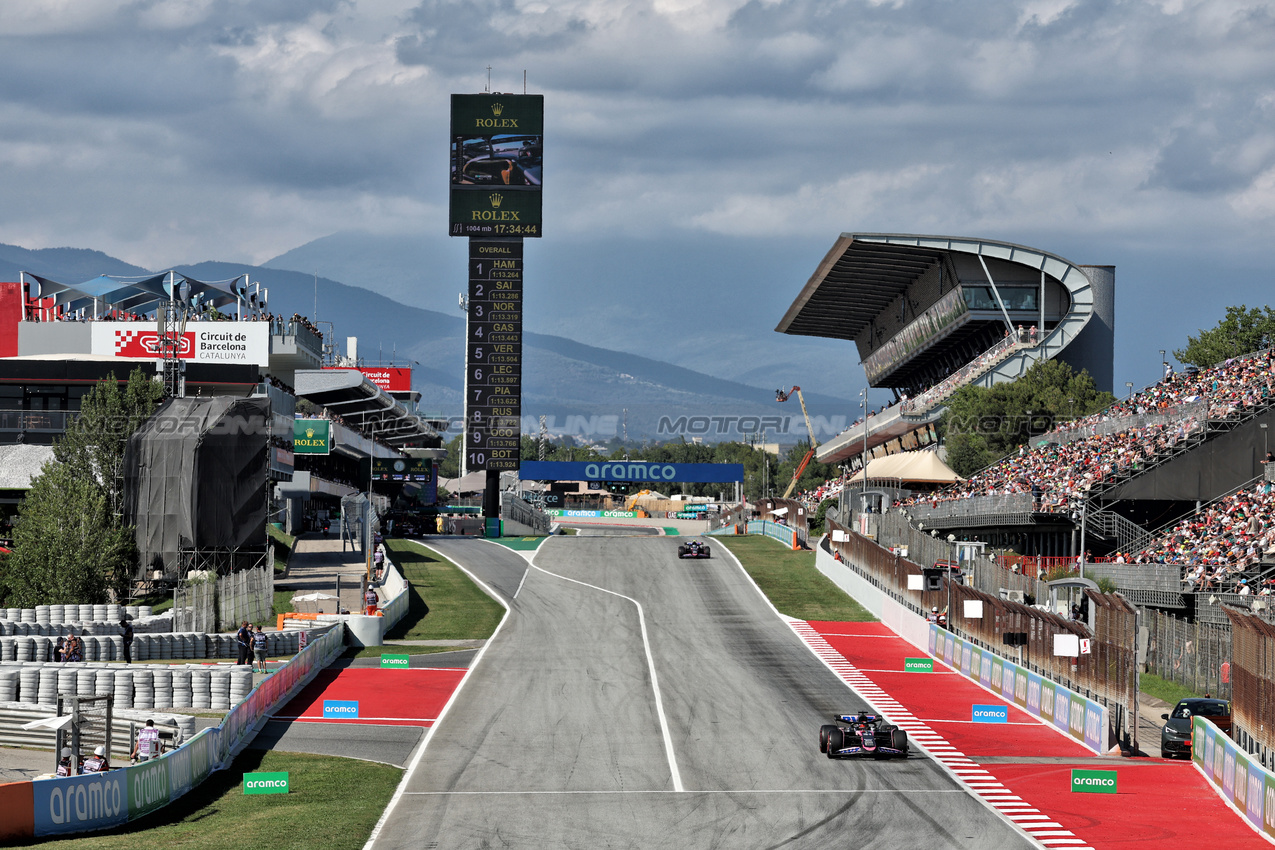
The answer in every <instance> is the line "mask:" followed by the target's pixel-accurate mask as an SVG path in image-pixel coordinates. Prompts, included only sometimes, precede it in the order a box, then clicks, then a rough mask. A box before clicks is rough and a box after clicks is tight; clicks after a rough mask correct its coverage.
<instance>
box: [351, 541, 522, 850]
mask: <svg viewBox="0 0 1275 850" xmlns="http://www.w3.org/2000/svg"><path fill="white" fill-rule="evenodd" d="M419 545H421V546H424V547H425V548H426V549H429V550H430V551H431V552H434V553H435V554H437V555H438V556H439V557H441V558H445V559H446V560H448V561H449V562H451V563H453V564H456V562H455V561H452V559H451V558H448V557H447V556H446V555H444V554H443V553H442V552H439V551H438V550H437V549H435V548H434V547H432V546H429V545H428V544H425V543H420V544H419ZM502 548H505V547H502ZM456 567H457V569H459V570H461V571H462V572H463V573H465V575H467V576H469V578H470V579H471V580H472V581H473V582H474V584H476V585H478V586H479V587H480V588H482V590H483V592H484V593H486V594H487V595H488V596H490V597H491V598H492V599H494V600H496V602H497V603H498V604H499V605H500V606H501V607H503V608H504V609H505V614H504V616H503V617H501V618H500V622H499V623H497V624H496V630H495V631H493V632H492V633H491V637H490V638H488V639H487V642H486V643H484V644H483V646H482V648H481V649H479V650H478V654H477V655H475V656H474V660H473V661H472V662H470V665H469V668H468V669H467V670H466V671H465V675H464V676H462V677H461V679H460V682H458V683H457V684H456V689H455V690H453V691H452V695H451V696H450V697H448V698H447V703H446V704H445V705H444V706H443V710H442V711H440V712H439V713H438V719H437V720H435V721H434V723H432V724H431V725H430V726H429V731H428V732H426V733H425V738H424V740H422V741H421V743H420V746H418V747H417V748H416V753H415V755H413V756H412V761H411V763H410V764H408V766H407V770H405V771H403V778H402V779H400V780H399V781H398V787H397V788H395V789H394V796H392V797H390V802H389V803H388V804H387V805H386V806H385V811H383V812H381V816H380V817H379V818H378V819H377V821H376V826H374V827H372V833H371V835H369V836H368V837H367V842H366V843H365V844H364V845H363V850H371V848H372V845H374V844H375V843H376V839H377V836H379V835H380V834H381V829H383V828H384V826H385V822H386V821H388V820H389V818H390V815H391V814H393V812H394V809H395V808H396V807H397V806H398V802H399V800H401V799H403V793H404V792H405V791H406V790H407V786H408V783H410V782H411V781H412V775H413V774H415V773H416V768H417V767H418V766H420V763H421V759H422V758H423V757H424V756H425V748H426V747H428V746H429V742H430V741H431V740H433V738H434V732H435V731H436V730H437V729H438V727H439V725H440V724H439V721H441V720H442V719H443V718H444V717H446V716H447V712H448V711H449V710H450V709H451V707H452V705H453V704H454V703H455V702H456V697H457V696H458V695H459V694H460V692H461V689H462V688H464V687H465V683H466V682H468V681H469V677H470V675H471V674H472V673H473V672H474V669H475V668H477V667H478V662H479V661H481V660H482V658H483V653H485V652H486V651H487V647H489V646H491V645H492V643H494V642H495V640H496V636H497V635H499V634H500V630H501V629H503V628H504V627H505V623H506V621H508V619H509V604H508V603H507V602H505V600H503V599H501V598H500V594H499V593H496V591H494V590H492V589H491V588H490V587H488V586H487V584H486V582H484V581H483V580H482V579H480V578H478V576H476V575H474V574H473V573H471V572H470V571H469V570H467V569H465V568H464V567H463V566H461V565H460V564H456ZM524 578H525V576H524Z"/></svg>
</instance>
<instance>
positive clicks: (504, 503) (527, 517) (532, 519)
mask: <svg viewBox="0 0 1275 850" xmlns="http://www.w3.org/2000/svg"><path fill="white" fill-rule="evenodd" d="M500 517H501V519H504V520H510V521H512V522H516V523H519V524H520V525H524V526H526V527H527V528H530V529H531V530H532V533H534V534H548V533H549V526H550V525H552V524H553V520H552V519H550V518H549V516H548V515H547V514H545V513H544V512H542V511H538V510H536V509H535V508H533V507H532V506H531V505H530V504H529V503H527V502H526V501H524V500H523V499H520V498H518V497H517V496H515V495H514V494H513V493H508V492H506V493H501V494H500Z"/></svg>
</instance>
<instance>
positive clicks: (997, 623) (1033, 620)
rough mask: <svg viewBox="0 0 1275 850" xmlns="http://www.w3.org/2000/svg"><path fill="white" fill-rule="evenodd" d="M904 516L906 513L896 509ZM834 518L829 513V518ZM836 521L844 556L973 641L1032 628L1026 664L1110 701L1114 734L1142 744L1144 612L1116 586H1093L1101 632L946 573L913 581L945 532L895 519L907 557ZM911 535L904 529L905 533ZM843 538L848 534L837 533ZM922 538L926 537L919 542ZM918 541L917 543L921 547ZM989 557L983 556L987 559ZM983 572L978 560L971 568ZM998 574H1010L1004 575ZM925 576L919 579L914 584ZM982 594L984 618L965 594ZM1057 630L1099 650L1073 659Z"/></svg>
mask: <svg viewBox="0 0 1275 850" xmlns="http://www.w3.org/2000/svg"><path fill="white" fill-rule="evenodd" d="M894 515H896V516H899V517H901V516H902V515H901V514H898V513H897V512H895V514H894ZM877 516H878V518H879V522H880V523H881V524H882V525H885V524H887V523H886V522H885V521H886V520H887V518H888V517H890V516H891V514H890V513H886V514H880V515H877ZM825 519H827V518H825ZM827 521H828V522H829V527H830V528H833V529H834V532H835V531H840V532H841V534H836V533H834V534H832V535H830V536H831V538H832V539H833V542H831V544H830V545H831V547H832V548H833V549H834V550H835V551H836V552H837V553H838V554H840V556H841V559H842V560H843V561H844V562H845V563H847V564H850V565H851V566H852V567H854V568H855V569H857V570H859V571H860V572H862V573H863V574H864V575H865V577H866V578H868V580H869V581H871V582H872V583H873V584H874V585H875V586H877V587H879V588H880V589H881V590H883V591H885V592H886V593H888V594H889V595H890V596H891V597H893V598H894V599H895V600H897V601H899V602H901V603H903V604H904V605H906V606H908V607H910V608H911V609H912V610H913V611H917V612H924V611H928V610H930V609H931V608H935V607H937V608H940V609H946V610H947V611H948V618H949V619H948V623H949V627H950V628H951V629H952V630H953V631H954V632H956V633H957V634H960V635H961V636H962V637H965V638H967V639H968V640H970V641H972V642H973V643H975V644H977V645H980V646H983V647H984V648H986V649H989V650H992V651H997V650H998V649H1000V648H1001V647H1002V645H1003V642H1004V641H1003V637H1002V636H1003V635H1004V634H1005V633H1007V632H1017V633H1026V634H1027V644H1026V647H1025V650H1024V654H1025V655H1026V658H1024V659H1023V660H1022V662H1021V663H1022V665H1023V666H1024V667H1027V668H1028V669H1030V670H1032V671H1034V672H1036V673H1038V674H1040V675H1042V676H1048V677H1050V678H1051V679H1053V680H1055V681H1057V682H1059V683H1061V684H1063V685H1064V686H1066V687H1067V688H1069V689H1071V690H1072V691H1075V692H1076V693H1078V694H1081V695H1083V696H1086V697H1089V698H1091V699H1094V700H1096V701H1098V702H1100V703H1102V704H1103V705H1105V706H1106V707H1107V709H1108V713H1109V723H1110V724H1111V730H1110V731H1111V734H1112V736H1113V737H1115V738H1117V739H1123V740H1125V741H1126V742H1127V744H1128V746H1131V747H1134V748H1136V747H1137V745H1138V742H1137V732H1138V730H1137V725H1138V724H1137V722H1136V718H1137V716H1138V706H1137V700H1138V667H1137V663H1136V652H1135V647H1136V646H1137V643H1136V638H1137V619H1138V612H1137V609H1136V608H1134V606H1133V605H1131V604H1129V603H1128V602H1126V601H1125V600H1124V599H1122V598H1121V597H1119V596H1118V595H1114V594H1101V593H1094V592H1093V591H1086V592H1085V595H1086V597H1087V598H1088V600H1089V604H1090V606H1091V607H1092V608H1093V615H1094V623H1095V626H1094V633H1093V634H1092V635H1090V633H1089V630H1088V629H1087V628H1086V627H1085V626H1084V625H1082V624H1081V623H1079V622H1073V621H1071V620H1067V619H1064V618H1062V617H1060V616H1057V615H1055V614H1050V613H1048V612H1046V611H1041V610H1038V609H1036V608H1032V607H1030V606H1027V605H1023V604H1019V603H1016V602H1011V601H1008V600H1004V599H1001V598H999V593H997V594H995V595H994V594H993V593H990V592H986V591H984V590H979V589H976V588H974V587H969V586H966V585H962V584H956V583H954V582H949V581H948V580H947V576H944V578H943V580H942V581H943V587H942V589H940V590H924V589H919V588H918V587H916V586H909V581H908V579H909V577H910V576H911V577H915V578H916V579H920V577H921V575H922V567H921V565H922V564H927V565H928V564H930V563H933V561H931V560H929V559H928V556H927V557H926V558H924V559H918V558H917V557H916V553H917V552H918V551H920V552H922V553H924V552H925V550H927V549H928V550H929V553H934V554H937V555H938V557H937V558H936V559H935V560H939V559H943V558H945V557H947V556H946V555H944V554H942V553H943V551H944V550H946V549H947V548H948V547H947V546H946V544H945V543H943V544H941V543H939V541H937V540H932V543H933V544H935V545H937V546H938V547H941V548H933V546H929V545H927V544H926V539H927V536H926V535H924V534H920V533H919V532H916V530H915V529H911V527H910V526H909V525H907V523H906V521H904V522H903V523H902V525H899V524H898V523H897V521H896V522H894V523H892V524H894V525H895V527H896V529H898V530H900V531H903V530H910V531H911V532H913V533H912V534H908V535H906V536H907V538H908V541H909V542H908V544H907V545H908V547H909V556H908V558H904V557H903V556H902V555H900V554H898V549H897V548H896V550H895V551H891V550H890V549H887V548H884V547H883V546H882V545H880V544H879V543H877V542H874V541H872V540H869V539H868V538H866V537H863V536H861V535H859V534H856V533H854V532H853V531H850V530H849V529H842V528H839V527H836V522H835V521H833V520H827ZM900 536H904V535H900ZM837 538H842V539H837ZM917 544H920V545H919V546H918V545H917ZM913 547H916V548H915V549H914V548H913ZM980 560H981V559H980ZM987 562H988V564H989V565H991V569H995V570H1001V572H1002V573H1007V572H1008V571H1007V570H1004V569H1003V568H1000V567H996V566H995V565H994V564H993V563H992V562H991V561H990V559H987ZM971 574H972V575H974V577H975V580H978V572H977V568H976V567H974V568H973V570H972V571H971ZM997 578H998V579H1003V578H1005V577H1004V576H997ZM916 583H917V582H916V581H914V582H913V584H916ZM966 600H969V601H980V602H982V603H983V617H982V618H981V619H978V620H974V619H967V618H965V617H964V604H963V603H964V602H965V601H966ZM1055 634H1072V635H1076V636H1077V637H1089V638H1092V641H1093V643H1092V646H1093V654H1092V655H1088V656H1084V657H1083V658H1078V659H1071V658H1067V657H1061V656H1055V655H1054V654H1053V636H1054V635H1055Z"/></svg>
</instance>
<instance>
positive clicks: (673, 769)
mask: <svg viewBox="0 0 1275 850" xmlns="http://www.w3.org/2000/svg"><path fill="white" fill-rule="evenodd" d="M531 568H532V569H533V570H538V571H540V572H542V573H544V574H545V575H547V576H553V577H554V578H558V579H562V580H563V581H569V582H571V583H572V584H578V585H582V586H583V587H588V588H592V589H593V590H599V591H601V592H602V593H609V594H611V595H612V596H618V597H620V598H621V599H627V600H628V601H629V602H632V603H633V605H634V607H636V608H637V612H638V625H639V626H640V627H641V629H642V648H643V649H644V650H645V651H646V666H647V669H648V670H649V671H650V673H651V690H652V691H653V692H654V694H655V713H656V714H657V715H659V718H660V734H661V735H663V736H664V755H665V756H666V757H667V758H668V767H669V773H670V774H672V777H673V790H674V791H684V790H686V789H685V788H683V787H682V774H681V772H680V771H678V769H677V755H676V753H674V752H673V736H672V735H671V734H669V730H668V719H667V718H666V717H665V716H664V699H663V697H661V696H660V680H659V677H658V676H657V675H656V673H655V657H654V656H653V655H652V654H651V640H650V638H649V637H648V636H647V633H646V612H645V611H643V610H642V603H640V602H638V601H637V600H636V599H634V598H633V597H631V596H625V595H624V594H623V593H617V592H616V591H614V590H607V589H606V588H605V587H598V586H597V585H596V584H589V583H588V582H587V581H580V580H578V579H574V578H567V577H566V576H563V575H558V574H557V573H551V572H549V571H548V570H546V569H544V568H543V567H537V566H536V565H535V564H534V563H533V564H532V565H531Z"/></svg>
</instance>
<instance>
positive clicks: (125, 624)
mask: <svg viewBox="0 0 1275 850" xmlns="http://www.w3.org/2000/svg"><path fill="white" fill-rule="evenodd" d="M120 628H121V629H123V630H124V631H123V633H122V634H121V637H122V638H123V641H124V663H125V664H132V663H133V624H132V623H130V622H129V621H128V615H127V614H125V615H124V616H123V617H121V618H120Z"/></svg>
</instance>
